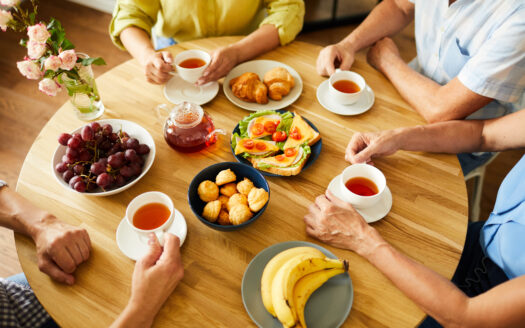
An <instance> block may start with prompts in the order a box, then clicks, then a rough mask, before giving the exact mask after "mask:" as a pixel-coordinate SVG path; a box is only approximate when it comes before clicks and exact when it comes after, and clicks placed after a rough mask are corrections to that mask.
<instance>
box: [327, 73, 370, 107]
mask: <svg viewBox="0 0 525 328" xmlns="http://www.w3.org/2000/svg"><path fill="white" fill-rule="evenodd" d="M365 88H366V82H365V79H364V78H363V77H362V76H361V75H359V74H357V73H356V72H350V71H341V70H339V69H337V70H336V71H335V73H334V74H332V75H331V76H330V79H329V89H328V90H329V92H330V95H331V97H332V99H334V100H335V102H337V103H339V104H342V105H351V104H353V103H355V102H357V101H358V100H359V98H360V97H361V95H362V94H363V90H364V89H365Z"/></svg>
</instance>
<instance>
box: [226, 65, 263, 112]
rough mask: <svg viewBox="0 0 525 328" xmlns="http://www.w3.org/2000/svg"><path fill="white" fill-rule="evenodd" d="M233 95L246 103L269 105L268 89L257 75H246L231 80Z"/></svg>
mask: <svg viewBox="0 0 525 328" xmlns="http://www.w3.org/2000/svg"><path fill="white" fill-rule="evenodd" d="M230 88H231V89H232V92H233V94H234V95H235V96H236V97H237V98H239V99H241V100H244V101H247V102H256V103H258V104H266V103H268V95H267V94H268V88H266V85H264V83H262V82H261V80H260V79H259V76H258V75H257V74H255V73H250V72H248V73H244V74H242V75H240V76H238V77H236V78H234V79H231V80H230Z"/></svg>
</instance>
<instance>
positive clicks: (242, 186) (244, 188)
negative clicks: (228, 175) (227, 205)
mask: <svg viewBox="0 0 525 328" xmlns="http://www.w3.org/2000/svg"><path fill="white" fill-rule="evenodd" d="M252 188H253V182H252V181H251V180H250V179H248V178H244V180H242V181H241V182H239V183H238V184H237V190H238V191H239V192H240V193H241V194H243V195H246V196H248V194H249V193H250V190H252Z"/></svg>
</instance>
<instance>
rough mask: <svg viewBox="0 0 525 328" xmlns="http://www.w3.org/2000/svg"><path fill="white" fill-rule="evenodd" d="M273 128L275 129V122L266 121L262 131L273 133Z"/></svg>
mask: <svg viewBox="0 0 525 328" xmlns="http://www.w3.org/2000/svg"><path fill="white" fill-rule="evenodd" d="M275 129H277V125H275V122H272V121H267V122H266V123H264V131H266V132H268V133H274V132H275Z"/></svg>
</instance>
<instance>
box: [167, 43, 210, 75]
mask: <svg viewBox="0 0 525 328" xmlns="http://www.w3.org/2000/svg"><path fill="white" fill-rule="evenodd" d="M192 58H197V59H201V60H203V61H204V62H205V64H204V65H202V66H200V67H197V68H184V67H181V66H180V63H182V62H183V61H185V60H187V59H192ZM210 61H211V56H210V55H209V54H208V53H207V52H205V51H202V50H186V51H183V52H181V53H180V54H178V55H177V56H175V59H174V61H173V65H174V66H175V70H176V72H177V73H173V74H176V75H178V76H180V77H181V78H182V79H183V80H184V81H186V82H189V83H195V82H197V80H198V79H199V78H200V77H201V76H202V73H203V72H204V70H205V69H206V67H208V65H210Z"/></svg>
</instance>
